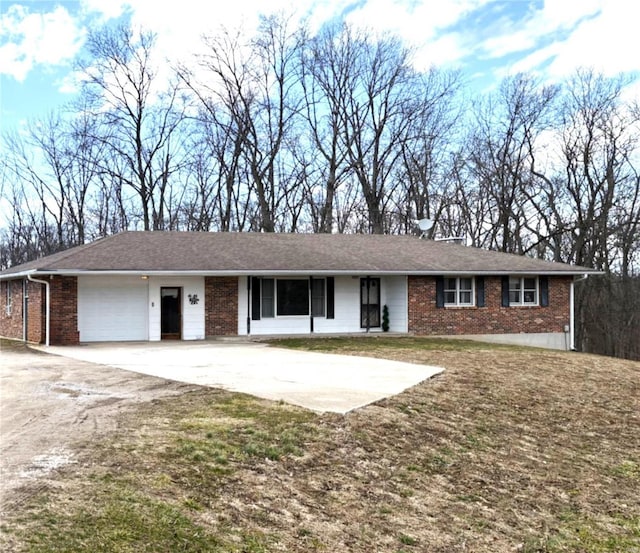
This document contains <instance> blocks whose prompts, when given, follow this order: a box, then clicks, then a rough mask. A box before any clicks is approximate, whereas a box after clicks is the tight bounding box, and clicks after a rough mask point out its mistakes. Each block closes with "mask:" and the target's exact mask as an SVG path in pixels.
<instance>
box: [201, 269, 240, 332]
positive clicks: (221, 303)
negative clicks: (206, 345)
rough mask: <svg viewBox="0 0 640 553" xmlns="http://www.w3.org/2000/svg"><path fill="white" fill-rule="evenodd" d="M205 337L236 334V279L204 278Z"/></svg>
mask: <svg viewBox="0 0 640 553" xmlns="http://www.w3.org/2000/svg"><path fill="white" fill-rule="evenodd" d="M204 309H205V335H206V336H236V335H237V334H238V277H205V279H204Z"/></svg>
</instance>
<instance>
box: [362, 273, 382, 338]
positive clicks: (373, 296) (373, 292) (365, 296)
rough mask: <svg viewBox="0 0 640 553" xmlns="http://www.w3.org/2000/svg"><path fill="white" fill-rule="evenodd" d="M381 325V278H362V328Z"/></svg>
mask: <svg viewBox="0 0 640 553" xmlns="http://www.w3.org/2000/svg"><path fill="white" fill-rule="evenodd" d="M379 327H380V279H379V278H371V277H366V278H361V279H360V328H366V329H367V330H369V329H370V328H379Z"/></svg>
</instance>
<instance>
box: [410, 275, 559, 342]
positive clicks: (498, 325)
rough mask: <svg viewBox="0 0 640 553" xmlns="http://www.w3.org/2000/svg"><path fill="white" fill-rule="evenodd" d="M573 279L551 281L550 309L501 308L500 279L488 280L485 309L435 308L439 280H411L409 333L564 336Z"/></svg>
mask: <svg viewBox="0 0 640 553" xmlns="http://www.w3.org/2000/svg"><path fill="white" fill-rule="evenodd" d="M571 280H572V278H571V277H549V306H548V307H524V306H522V307H520V306H511V307H502V283H501V277H485V304H486V307H440V308H439V307H436V279H435V277H432V276H410V277H409V279H408V298H409V332H411V333H414V334H419V335H459V334H519V333H537V332H545V333H546V332H563V331H564V327H565V325H568V324H569V318H570V314H569V290H570V286H571Z"/></svg>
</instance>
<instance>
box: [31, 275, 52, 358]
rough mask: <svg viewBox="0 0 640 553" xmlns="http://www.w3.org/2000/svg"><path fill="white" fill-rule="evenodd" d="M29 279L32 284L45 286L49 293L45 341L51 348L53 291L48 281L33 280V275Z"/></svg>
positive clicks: (47, 297)
mask: <svg viewBox="0 0 640 553" xmlns="http://www.w3.org/2000/svg"><path fill="white" fill-rule="evenodd" d="M27 278H28V279H29V280H30V281H31V282H37V283H38V284H44V286H45V288H46V290H47V292H46V302H47V309H46V314H45V320H46V323H45V335H46V339H45V345H46V346H47V347H49V345H50V340H49V335H50V332H49V331H50V328H51V289H50V287H49V282H48V281H46V280H40V279H38V278H33V277H32V276H31V275H27Z"/></svg>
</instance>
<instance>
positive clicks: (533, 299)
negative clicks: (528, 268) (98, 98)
mask: <svg viewBox="0 0 640 553" xmlns="http://www.w3.org/2000/svg"><path fill="white" fill-rule="evenodd" d="M509 305H538V279H537V278H536V277H509Z"/></svg>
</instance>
